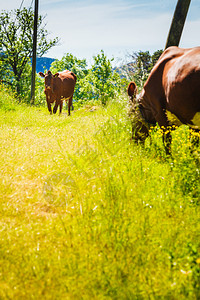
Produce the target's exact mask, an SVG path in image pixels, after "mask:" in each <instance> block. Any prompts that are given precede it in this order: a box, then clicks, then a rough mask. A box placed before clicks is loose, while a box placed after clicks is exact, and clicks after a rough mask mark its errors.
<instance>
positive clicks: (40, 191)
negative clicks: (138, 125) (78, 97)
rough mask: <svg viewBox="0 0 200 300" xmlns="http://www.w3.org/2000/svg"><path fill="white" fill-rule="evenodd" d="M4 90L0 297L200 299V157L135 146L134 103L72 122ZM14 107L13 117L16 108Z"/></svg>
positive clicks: (183, 131)
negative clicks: (131, 111) (130, 113)
mask: <svg viewBox="0 0 200 300" xmlns="http://www.w3.org/2000/svg"><path fill="white" fill-rule="evenodd" d="M9 97H10V96H8V94H5V93H0V157H1V161H0V172H1V176H0V198H1V201H0V299H20V300H21V299H199V298H200V184H199V179H200V167H199V161H200V151H199V150H200V149H199V148H198V149H196V150H195V151H194V153H192V154H191V153H190V148H189V146H190V140H189V132H188V129H187V128H186V127H181V128H179V129H178V130H176V131H175V132H174V133H173V138H174V139H173V140H174V142H173V148H172V151H173V155H172V158H167V157H166V156H165V153H164V149H163V146H162V141H161V137H160V132H159V130H153V132H152V144H151V145H150V141H149V140H147V141H146V145H145V148H142V147H141V146H140V145H139V146H136V145H135V144H134V143H133V142H131V141H130V131H131V128H130V123H129V120H128V119H127V114H126V102H127V100H126V99H123V98H122V99H118V100H116V101H114V102H112V103H110V104H109V105H108V106H107V107H106V108H102V107H92V108H91V107H90V106H87V107H83V108H81V109H79V110H75V111H74V112H72V115H71V117H68V116H67V114H66V111H64V113H63V114H62V115H61V116H58V115H53V116H50V115H49V114H48V111H47V108H35V107H26V106H17V105H16V104H13V103H12V97H10V98H9ZM8 107H9V109H8Z"/></svg>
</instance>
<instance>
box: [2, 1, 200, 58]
mask: <svg viewBox="0 0 200 300" xmlns="http://www.w3.org/2000/svg"><path fill="white" fill-rule="evenodd" d="M21 1H22V0H9V1H5V0H0V2H1V9H5V10H10V9H15V8H19V6H20V4H21ZM30 3H31V0H24V2H23V6H26V7H29V6H30ZM176 3H177V0H159V1H157V0H151V1H150V0H101V1H100V0H57V1H55V0H39V13H40V14H41V15H46V18H45V22H46V23H47V27H46V28H47V30H48V32H50V36H49V37H55V36H58V37H59V38H60V45H59V46H56V47H54V48H52V49H51V50H50V51H49V52H48V53H47V54H46V55H45V56H48V57H55V58H58V59H61V58H62V56H63V55H64V54H65V53H67V52H70V53H72V54H73V55H75V56H77V57H78V58H86V59H87V61H88V62H89V63H90V62H91V61H92V57H93V56H94V55H96V54H98V53H99V52H100V50H101V49H103V50H104V51H105V53H106V55H107V56H108V57H109V58H112V57H115V62H116V63H117V61H118V58H124V57H125V56H126V55H127V53H132V52H135V51H139V50H142V51H146V50H149V51H150V52H151V53H153V52H154V51H156V50H158V49H163V48H164V46H165V43H166V38H167V34H168V31H169V28H170V24H171V20H172V17H173V13H174V9H175V6H176ZM199 28H200V1H199V0H192V1H191V4H190V8H189V12H188V16H187V19H186V24H185V27H184V31H183V35H182V38H181V42H180V46H181V47H193V46H197V45H200V34H199Z"/></svg>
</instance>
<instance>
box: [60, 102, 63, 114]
mask: <svg viewBox="0 0 200 300" xmlns="http://www.w3.org/2000/svg"><path fill="white" fill-rule="evenodd" d="M62 108H63V101H60V114H61V113H62Z"/></svg>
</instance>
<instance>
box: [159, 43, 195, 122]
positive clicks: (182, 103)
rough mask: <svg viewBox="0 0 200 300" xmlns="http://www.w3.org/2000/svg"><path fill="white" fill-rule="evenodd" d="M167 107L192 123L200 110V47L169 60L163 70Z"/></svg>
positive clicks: (182, 119)
mask: <svg viewBox="0 0 200 300" xmlns="http://www.w3.org/2000/svg"><path fill="white" fill-rule="evenodd" d="M163 86H164V90H165V95H166V109H167V110H169V111H170V112H172V113H173V114H175V115H176V116H177V117H178V118H179V119H180V120H181V122H183V123H186V124H190V123H191V120H192V119H193V117H194V115H195V114H196V112H200V47H195V48H191V49H184V53H183V54H182V55H181V56H179V57H176V58H175V59H172V60H170V61H169V62H167V64H166V66H165V69H164V72H163Z"/></svg>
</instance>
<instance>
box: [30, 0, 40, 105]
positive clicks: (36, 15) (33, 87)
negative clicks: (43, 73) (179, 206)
mask: <svg viewBox="0 0 200 300" xmlns="http://www.w3.org/2000/svg"><path fill="white" fill-rule="evenodd" d="M38 1H39V0H35V12H34V29H33V56H32V79H31V104H34V102H35V73H36V52H37V23H38Z"/></svg>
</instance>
